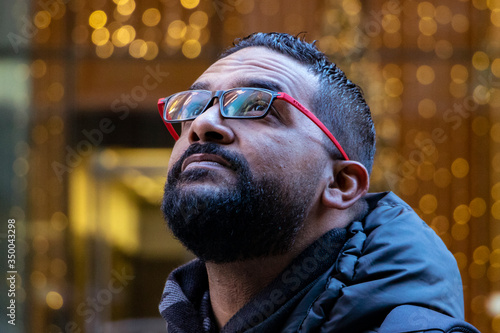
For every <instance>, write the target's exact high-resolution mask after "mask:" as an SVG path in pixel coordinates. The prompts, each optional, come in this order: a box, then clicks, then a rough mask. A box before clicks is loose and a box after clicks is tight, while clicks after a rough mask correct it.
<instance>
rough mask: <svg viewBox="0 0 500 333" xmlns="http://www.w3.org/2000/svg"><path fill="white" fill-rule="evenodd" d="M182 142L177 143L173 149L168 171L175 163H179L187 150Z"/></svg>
mask: <svg viewBox="0 0 500 333" xmlns="http://www.w3.org/2000/svg"><path fill="white" fill-rule="evenodd" d="M180 140H181V139H179V141H177V143H176V144H175V145H174V148H173V149H172V154H171V155H170V159H169V160H168V171H170V169H172V167H173V166H174V164H175V162H177V161H178V160H179V159H180V158H181V156H182V154H183V153H184V151H185V150H186V149H187V147H184V146H183V145H182V142H180ZM181 146H182V147H181Z"/></svg>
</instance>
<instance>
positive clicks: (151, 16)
mask: <svg viewBox="0 0 500 333" xmlns="http://www.w3.org/2000/svg"><path fill="white" fill-rule="evenodd" d="M160 20H161V14H160V11H159V10H158V9H156V8H148V9H146V10H145V11H144V13H143V14H142V22H143V23H144V24H145V25H147V26H148V27H154V26H155V25H157V24H158V23H160Z"/></svg>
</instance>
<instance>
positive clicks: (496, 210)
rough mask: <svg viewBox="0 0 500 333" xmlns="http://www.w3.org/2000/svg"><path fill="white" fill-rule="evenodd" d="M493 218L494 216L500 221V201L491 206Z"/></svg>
mask: <svg viewBox="0 0 500 333" xmlns="http://www.w3.org/2000/svg"><path fill="white" fill-rule="evenodd" d="M491 216H493V217H494V218H495V219H497V220H500V201H496V202H495V203H494V204H493V205H492V206H491Z"/></svg>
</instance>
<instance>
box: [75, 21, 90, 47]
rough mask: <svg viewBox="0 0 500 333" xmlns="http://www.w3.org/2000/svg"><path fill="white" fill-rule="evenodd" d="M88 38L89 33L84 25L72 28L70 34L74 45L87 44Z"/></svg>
mask: <svg viewBox="0 0 500 333" xmlns="http://www.w3.org/2000/svg"><path fill="white" fill-rule="evenodd" d="M88 37H89V31H88V27H87V26H86V25H78V26H76V27H74V28H73V31H72V32H71V39H72V40H73V42H75V43H76V44H84V43H87V39H88Z"/></svg>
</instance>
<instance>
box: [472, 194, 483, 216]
mask: <svg viewBox="0 0 500 333" xmlns="http://www.w3.org/2000/svg"><path fill="white" fill-rule="evenodd" d="M469 208H470V214H471V215H472V216H474V217H481V216H483V215H484V213H486V202H485V201H484V199H483V198H474V199H472V201H471V202H470V204H469Z"/></svg>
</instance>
